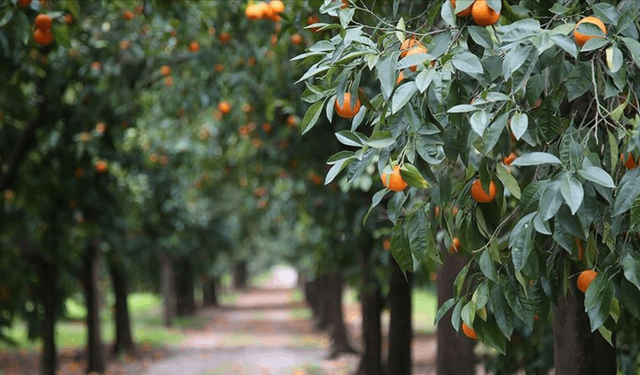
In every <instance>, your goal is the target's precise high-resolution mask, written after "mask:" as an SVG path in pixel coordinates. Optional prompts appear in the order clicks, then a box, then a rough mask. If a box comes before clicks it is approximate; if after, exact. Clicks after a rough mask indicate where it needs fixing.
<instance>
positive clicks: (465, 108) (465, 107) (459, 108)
mask: <svg viewBox="0 0 640 375" xmlns="http://www.w3.org/2000/svg"><path fill="white" fill-rule="evenodd" d="M478 110H480V108H478V107H476V106H473V105H471V104H458V105H456V106H453V107H451V108H450V109H449V110H448V111H447V113H467V112H473V111H478Z"/></svg>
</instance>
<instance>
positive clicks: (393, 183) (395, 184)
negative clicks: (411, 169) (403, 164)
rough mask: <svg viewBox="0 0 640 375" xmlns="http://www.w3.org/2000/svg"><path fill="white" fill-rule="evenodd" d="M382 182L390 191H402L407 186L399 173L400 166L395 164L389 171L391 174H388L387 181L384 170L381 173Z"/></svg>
mask: <svg viewBox="0 0 640 375" xmlns="http://www.w3.org/2000/svg"><path fill="white" fill-rule="evenodd" d="M382 184H383V185H384V187H386V188H387V189H389V190H392V191H402V190H404V189H405V188H406V187H407V186H408V184H407V183H406V182H405V181H404V179H403V178H402V175H401V174H400V167H399V166H397V165H395V166H394V167H393V172H391V176H389V182H388V183H387V174H386V173H384V172H383V173H382Z"/></svg>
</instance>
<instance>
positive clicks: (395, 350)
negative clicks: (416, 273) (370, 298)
mask: <svg viewBox="0 0 640 375" xmlns="http://www.w3.org/2000/svg"><path fill="white" fill-rule="evenodd" d="M390 263H391V280H390V290H389V307H390V308H391V318H390V322H389V358H388V360H387V368H388V371H387V373H388V374H394V375H410V374H411V340H412V338H413V330H412V327H411V282H412V276H411V274H410V273H409V272H407V278H406V279H405V277H404V275H403V273H402V271H401V270H400V267H399V266H398V264H397V263H396V262H395V261H394V260H393V259H391V260H390Z"/></svg>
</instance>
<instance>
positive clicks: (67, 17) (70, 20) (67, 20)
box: [64, 13, 73, 25]
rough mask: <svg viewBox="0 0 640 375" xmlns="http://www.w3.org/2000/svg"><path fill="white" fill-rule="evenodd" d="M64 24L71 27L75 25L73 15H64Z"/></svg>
mask: <svg viewBox="0 0 640 375" xmlns="http://www.w3.org/2000/svg"><path fill="white" fill-rule="evenodd" d="M64 23H66V24H67V25H71V24H72V23H73V14H71V13H67V14H65V15H64Z"/></svg>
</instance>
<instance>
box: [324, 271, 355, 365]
mask: <svg viewBox="0 0 640 375" xmlns="http://www.w3.org/2000/svg"><path fill="white" fill-rule="evenodd" d="M327 276H328V279H327V281H328V283H327V284H328V285H327V288H326V294H327V295H328V298H327V301H328V302H329V314H330V316H329V321H330V324H329V325H330V329H331V349H330V352H329V358H336V357H338V356H339V355H340V354H345V353H355V352H356V351H355V350H354V349H353V347H352V346H351V343H350V342H351V340H350V339H349V332H348V331H347V327H346V325H345V324H344V316H343V314H342V289H343V284H344V281H343V279H342V275H341V274H340V270H339V269H334V270H332V271H331V272H330V273H329V274H328V275H327Z"/></svg>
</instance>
